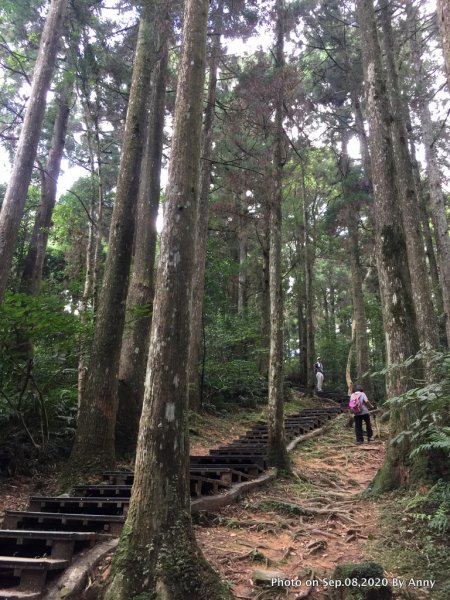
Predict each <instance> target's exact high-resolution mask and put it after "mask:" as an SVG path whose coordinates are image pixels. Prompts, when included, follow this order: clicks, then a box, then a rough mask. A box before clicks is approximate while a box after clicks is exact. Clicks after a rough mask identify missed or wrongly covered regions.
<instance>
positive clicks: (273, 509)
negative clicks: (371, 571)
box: [0, 392, 450, 600]
mask: <svg viewBox="0 0 450 600" xmlns="http://www.w3.org/2000/svg"><path fill="white" fill-rule="evenodd" d="M321 404H322V401H320V400H317V399H305V398H303V397H302V396H301V394H296V393H295V392H294V394H293V397H292V401H290V402H288V403H287V404H286V414H293V413H295V412H298V411H299V410H300V409H302V408H306V407H312V406H318V405H319V406H320V405H321ZM264 416H265V411H264V409H263V410H262V411H261V410H254V409H249V410H246V411H242V410H241V411H239V412H233V414H232V416H231V414H227V415H226V414H224V415H215V416H213V415H204V416H198V415H194V416H193V418H191V422H190V434H191V454H205V453H206V452H207V451H208V450H209V449H211V448H213V447H215V446H218V445H221V444H223V443H228V442H230V441H231V440H232V439H234V438H236V437H238V436H239V435H241V434H242V433H244V432H245V430H246V429H248V428H249V425H250V424H251V423H254V422H255V421H256V420H258V419H259V418H264ZM352 420H353V419H352V418H351V417H349V416H348V415H341V416H340V417H338V418H337V419H335V420H334V421H333V422H332V423H331V424H330V425H329V426H328V428H327V431H326V432H325V433H324V435H321V436H320V437H317V438H313V439H310V440H308V441H305V442H303V443H300V444H299V445H298V446H297V448H296V449H295V450H294V451H293V452H292V454H291V457H292V466H293V471H294V474H295V476H294V478H292V479H288V480H277V481H273V482H270V483H269V484H268V485H266V486H265V487H263V488H260V489H258V490H256V491H254V492H252V493H250V494H248V495H246V496H244V497H243V498H241V500H240V501H239V502H237V503H234V504H230V505H229V506H227V507H225V508H223V509H222V510H220V511H218V512H216V513H214V514H212V513H201V514H200V515H199V516H198V517H196V519H195V521H196V524H195V532H196V537H197V540H198V542H199V544H200V546H201V547H202V549H203V552H204V554H205V556H206V558H207V560H208V561H210V562H211V564H213V566H214V567H215V568H216V569H217V571H218V572H219V573H220V575H221V577H222V578H223V579H224V580H226V581H227V582H229V585H230V586H231V589H232V592H233V594H234V596H235V598H237V599H249V600H250V599H254V600H266V599H275V598H287V599H288V600H289V599H291V600H294V599H298V600H299V599H301V598H308V600H325V599H326V598H329V597H330V596H329V595H327V592H326V590H325V589H324V587H323V586H322V584H321V579H322V578H324V577H328V578H332V576H333V571H334V569H335V567H336V565H338V564H341V563H345V562H355V563H358V562H363V561H367V560H374V561H376V562H378V563H380V564H382V565H383V567H384V569H385V575H386V577H387V578H388V579H389V580H390V581H391V582H392V581H393V580H394V578H396V579H398V581H400V580H401V581H403V582H404V583H403V588H400V587H399V585H397V586H395V587H394V588H393V590H394V598H396V599H399V600H400V599H401V600H448V598H450V575H449V574H450V559H449V553H448V546H447V544H448V540H446V539H441V538H439V536H437V535H435V534H433V535H431V534H430V532H429V530H428V529H427V528H426V524H424V523H423V522H420V521H418V520H417V518H415V516H414V512H411V510H410V508H411V506H412V507H414V499H415V498H416V496H415V495H414V494H415V492H414V493H409V494H400V493H397V494H393V495H386V496H383V497H381V498H377V499H376V501H375V500H370V499H364V498H362V497H361V492H363V491H364V490H365V489H366V488H367V486H368V484H369V483H370V481H371V480H372V479H373V477H374V476H375V474H376V472H377V470H378V469H379V467H380V466H381V464H382V462H383V458H384V452H385V443H386V442H385V440H386V432H385V431H383V429H384V428H383V426H382V427H381V439H376V438H375V439H374V440H373V441H372V442H371V443H370V444H366V443H365V444H363V445H361V446H356V445H355V443H354V434H353V428H352ZM374 429H377V428H374ZM121 466H126V465H121ZM57 471H58V469H56V470H54V471H53V472H52V473H50V474H49V473H48V472H47V473H46V474H40V475H36V476H35V477H33V478H31V479H30V478H28V479H26V478H20V479H17V478H16V479H14V480H12V481H6V482H2V485H1V486H0V516H1V511H2V510H4V509H5V508H16V509H24V508H26V505H27V498H28V496H29V495H30V494H36V493H52V491H53V490H54V486H55V485H56V481H57V476H58V473H57ZM419 492H420V490H419ZM109 564H110V557H107V558H106V559H105V560H104V561H103V563H102V564H101V565H100V566H99V568H98V570H97V577H96V579H97V581H95V582H94V581H93V582H92V583H93V584H94V588H91V590H92V591H93V589H95V584H97V583H101V581H104V579H105V578H106V576H107V574H108V571H109ZM272 573H273V576H274V577H280V578H283V579H294V580H297V582H298V580H300V581H301V582H302V585H301V586H300V587H290V588H288V587H283V588H277V587H275V586H273V587H272V586H270V584H269V585H267V584H263V583H261V582H259V580H260V579H263V578H265V577H271V576H272ZM255 579H257V580H258V582H257V581H255ZM411 579H414V580H436V584H435V586H434V587H433V588H432V589H431V588H430V586H429V585H426V584H425V585H420V583H421V582H419V583H418V584H417V585H411V582H410V580H411ZM308 580H310V581H314V582H316V583H317V584H318V587H315V586H311V585H307V584H306V582H307V581H308ZM422 583H423V582H422ZM408 584H409V585H408ZM297 585H298V583H297ZM329 589H330V588H329ZM86 597H87V598H93V597H94V596H92V595H90V594H89V593H88V594H87V595H86ZM344 597H346V596H342V598H344ZM339 598H341V596H339Z"/></svg>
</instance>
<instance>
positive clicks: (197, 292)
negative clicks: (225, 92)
mask: <svg viewBox="0 0 450 600" xmlns="http://www.w3.org/2000/svg"><path fill="white" fill-rule="evenodd" d="M222 12H223V3H222V2H219V5H218V7H217V9H216V14H215V15H214V29H215V31H214V34H215V35H214V41H213V44H212V47H211V55H210V59H209V82H208V95H207V99H206V108H205V115H204V124H203V140H202V152H201V155H202V163H201V169H200V189H199V202H198V207H197V222H196V229H195V252H194V256H195V263H194V280H193V286H192V299H191V329H190V337H189V360H188V373H189V407H190V408H191V410H194V411H199V410H200V408H201V400H202V399H201V388H200V373H199V363H200V354H201V346H202V322H203V298H204V293H205V267H206V245H207V243H208V213H209V210H208V203H209V191H210V187H211V173H212V162H211V158H212V148H213V133H214V111H215V107H216V88H217V70H218V68H219V60H220V48H221V41H220V40H221V35H220V29H221V20H222Z"/></svg>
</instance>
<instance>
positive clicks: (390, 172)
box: [357, 0, 419, 489]
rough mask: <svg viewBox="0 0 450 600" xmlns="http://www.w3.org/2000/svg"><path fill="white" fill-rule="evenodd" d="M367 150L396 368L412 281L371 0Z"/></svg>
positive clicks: (410, 330) (403, 353) (394, 467)
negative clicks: (368, 134)
mask: <svg viewBox="0 0 450 600" xmlns="http://www.w3.org/2000/svg"><path fill="white" fill-rule="evenodd" d="M357 16H358V23H359V26H360V35H361V46H362V57H363V67H364V82H365V92H366V105H367V119H368V122H369V127H370V136H369V146H370V158H371V170H372V179H373V187H374V218H375V250H376V258H377V267H378V276H379V283H380V295H381V304H382V311H383V325H384V331H385V340H386V353H387V363H388V366H392V365H399V364H401V363H403V362H404V361H405V359H407V358H408V357H410V356H412V355H415V354H416V352H417V351H418V349H419V339H418V334H417V329H416V320H415V315H414V306H413V300H412V291H411V281H410V278H409V271H408V268H407V264H408V263H407V257H406V244H405V234H404V230H403V227H402V220H401V215H400V211H399V199H398V195H397V189H396V180H395V166H394V152H393V146H392V139H391V132H390V110H389V104H388V98H389V97H388V93H387V90H386V83H385V80H384V74H383V69H382V65H381V51H380V43H379V39H378V32H377V28H376V20H375V11H374V7H373V2H372V0H358V2H357ZM415 375H417V373H416V372H415V371H414V365H412V366H409V367H407V366H404V365H403V366H399V367H397V368H395V369H393V370H391V371H390V372H389V373H388V376H387V394H388V397H393V396H396V395H399V394H402V393H403V392H405V391H407V390H408V389H409V388H410V387H411V386H412V385H414V377H415ZM407 418H408V415H407V414H406V413H405V412H404V411H396V410H392V411H391V436H392V437H394V436H395V435H396V434H397V433H398V432H400V431H402V430H404V429H405V428H406V426H407ZM409 451H410V447H409V444H408V443H407V442H406V441H405V442H404V443H402V444H400V445H395V446H393V445H389V446H388V452H387V455H386V460H385V463H384V465H383V468H382V470H381V472H380V474H379V477H378V480H377V487H378V489H389V488H392V487H395V486H398V485H400V484H404V483H406V482H407V481H408V478H409V466H410V465H409Z"/></svg>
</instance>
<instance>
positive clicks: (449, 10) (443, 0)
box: [436, 0, 450, 91]
mask: <svg viewBox="0 0 450 600" xmlns="http://www.w3.org/2000/svg"><path fill="white" fill-rule="evenodd" d="M436 9H437V20H438V25H439V31H440V32H441V38H442V48H443V51H444V61H445V70H446V73H447V85H448V89H449V91H450V4H449V2H448V0H437V7H436Z"/></svg>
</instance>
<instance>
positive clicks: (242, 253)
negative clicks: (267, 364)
mask: <svg viewBox="0 0 450 600" xmlns="http://www.w3.org/2000/svg"><path fill="white" fill-rule="evenodd" d="M246 204H247V203H246V200H245V195H244V194H243V197H242V198H241V200H240V202H239V206H238V210H239V217H238V243H239V277H238V303H237V312H238V315H244V314H245V312H246V310H247V257H248V233H247V227H248V222H247V206H246Z"/></svg>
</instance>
